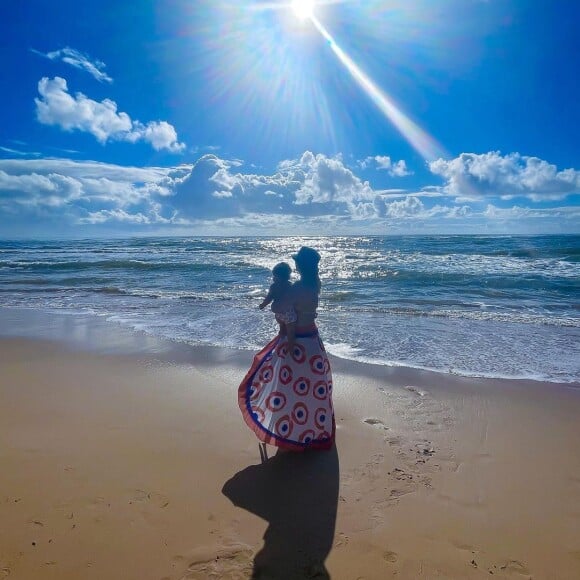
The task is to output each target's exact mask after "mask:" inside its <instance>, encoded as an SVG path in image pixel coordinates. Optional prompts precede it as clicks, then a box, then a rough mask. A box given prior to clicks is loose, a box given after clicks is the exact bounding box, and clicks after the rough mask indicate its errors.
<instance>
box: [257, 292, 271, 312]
mask: <svg viewBox="0 0 580 580" xmlns="http://www.w3.org/2000/svg"><path fill="white" fill-rule="evenodd" d="M273 299H274V297H273V292H272V288H270V290H268V294H267V295H266V298H264V301H263V302H262V304H260V305H259V306H258V308H259V309H260V310H264V308H266V306H268V304H270V302H272V300H273Z"/></svg>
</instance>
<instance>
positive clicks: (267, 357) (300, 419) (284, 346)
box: [238, 246, 335, 451]
mask: <svg viewBox="0 0 580 580" xmlns="http://www.w3.org/2000/svg"><path fill="white" fill-rule="evenodd" d="M292 257H293V259H294V261H295V263H296V269H297V271H298V274H299V275H300V280H299V281H298V282H296V283H295V284H294V285H293V286H292V303H293V306H294V310H295V312H296V322H295V324H294V325H289V326H293V329H292V330H293V331H294V332H291V331H290V332H288V336H287V335H284V334H279V335H278V336H276V337H275V338H274V339H273V340H272V341H270V342H269V343H268V344H267V345H266V346H265V347H264V348H263V349H262V350H261V351H260V352H259V353H258V354H257V355H256V356H255V357H254V362H253V364H252V366H251V368H250V370H249V371H248V374H247V375H246V376H245V377H244V380H243V381H242V383H241V384H240V387H239V389H238V403H239V405H240V409H241V411H242V415H243V417H244V420H245V421H246V423H247V424H248V426H249V427H250V429H252V431H254V433H255V434H256V435H257V437H258V439H259V440H260V441H262V443H267V444H270V445H275V446H276V447H279V448H281V449H284V450H291V451H304V450H306V449H330V448H331V447H332V444H333V442H334V432H335V423H334V411H333V408H332V374H331V371H330V363H329V361H328V357H327V355H326V351H325V350H324V345H323V344H322V341H321V340H320V337H319V336H318V329H317V328H316V324H315V323H314V319H315V318H316V309H317V308H318V296H319V294H320V278H319V276H318V263H319V262H320V254H319V253H318V252H317V251H316V250H314V249H312V248H308V247H306V246H304V247H302V248H300V250H299V252H298V253H297V254H295V255H294V256H292Z"/></svg>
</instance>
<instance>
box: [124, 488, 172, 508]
mask: <svg viewBox="0 0 580 580" xmlns="http://www.w3.org/2000/svg"><path fill="white" fill-rule="evenodd" d="M129 503H150V504H152V505H154V506H157V507H160V508H166V507H167V506H168V505H169V498H168V497H167V496H166V495H163V494H162V493H157V492H155V491H144V490H142V489H136V490H135V491H134V492H133V495H132V498H131V499H130V500H129Z"/></svg>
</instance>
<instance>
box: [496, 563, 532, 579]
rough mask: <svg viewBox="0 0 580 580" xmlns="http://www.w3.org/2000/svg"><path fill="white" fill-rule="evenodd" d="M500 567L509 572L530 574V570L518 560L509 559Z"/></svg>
mask: <svg viewBox="0 0 580 580" xmlns="http://www.w3.org/2000/svg"><path fill="white" fill-rule="evenodd" d="M498 567H499V569H500V570H502V571H503V572H505V573H507V574H510V575H511V574H517V575H519V576H528V575H529V573H530V571H529V570H528V569H527V568H526V566H524V564H522V563H521V562H519V561H518V560H508V561H507V562H504V563H503V564H500V565H499V566H498Z"/></svg>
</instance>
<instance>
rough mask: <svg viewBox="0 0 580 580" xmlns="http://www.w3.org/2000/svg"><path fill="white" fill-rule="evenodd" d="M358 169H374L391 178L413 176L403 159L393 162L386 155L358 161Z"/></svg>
mask: <svg viewBox="0 0 580 580" xmlns="http://www.w3.org/2000/svg"><path fill="white" fill-rule="evenodd" d="M359 165H360V167H362V168H363V169H367V168H368V167H373V166H374V167H376V169H378V170H379V171H381V170H382V171H386V172H387V173H388V174H389V175H390V176H392V177H405V176H407V175H413V172H412V171H410V170H409V169H408V168H407V163H406V162H405V160H404V159H400V160H399V161H393V160H392V159H391V158H390V157H389V156H388V155H375V156H374V157H367V158H366V159H363V160H362V161H359Z"/></svg>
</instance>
